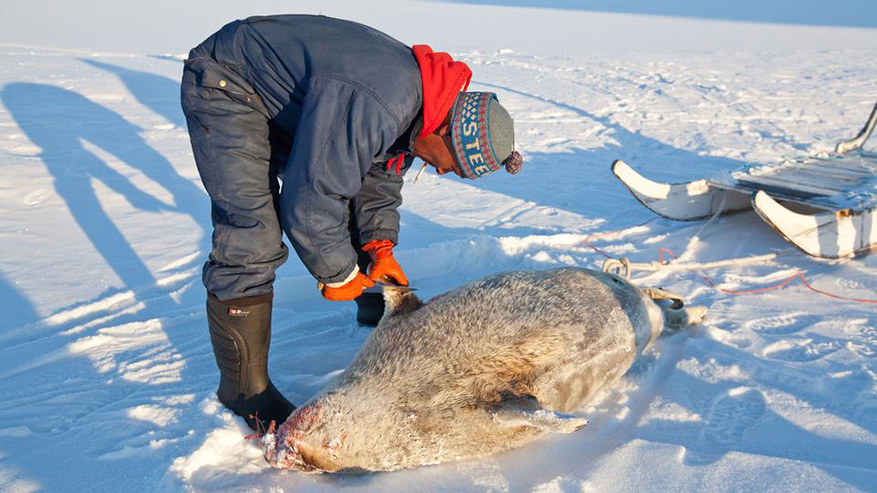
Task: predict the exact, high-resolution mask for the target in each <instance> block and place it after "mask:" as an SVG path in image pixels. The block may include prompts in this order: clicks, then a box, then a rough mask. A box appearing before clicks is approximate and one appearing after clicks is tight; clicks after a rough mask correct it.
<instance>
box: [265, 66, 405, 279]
mask: <svg viewBox="0 0 877 493" xmlns="http://www.w3.org/2000/svg"><path fill="white" fill-rule="evenodd" d="M400 127H401V122H400V121H399V119H398V118H397V117H396V116H395V115H394V114H393V113H391V112H390V111H389V110H388V108H387V107H386V106H384V104H383V103H382V102H381V101H380V100H379V99H377V98H376V97H375V96H374V95H373V94H371V93H370V92H368V91H367V90H365V89H363V88H360V87H358V86H357V85H355V83H353V82H351V81H347V80H343V79H340V78H336V77H317V78H314V79H311V81H310V83H309V87H308V91H307V96H305V100H304V102H303V105H302V114H301V119H300V120H299V124H298V128H297V130H296V135H295V140H294V142H293V146H292V152H291V154H290V158H289V162H288V163H287V166H286V171H285V172H284V183H283V189H282V192H281V197H280V207H281V214H280V216H281V222H282V224H283V229H284V231H285V232H286V234H287V236H288V237H289V239H290V240H291V242H292V245H293V247H294V248H295V251H296V252H297V253H298V255H299V257H300V258H301V260H302V262H303V263H304V264H305V266H306V267H307V269H308V270H309V271H310V273H311V274H312V275H313V276H314V277H315V278H316V279H317V280H318V281H321V282H323V283H327V284H328V283H337V282H342V281H344V280H346V279H348V278H349V277H350V276H351V275H352V273H353V272H354V270H355V269H356V268H357V267H356V252H355V251H354V249H353V246H352V245H351V241H350V233H349V230H348V223H349V219H350V217H349V211H350V201H351V200H353V199H354V198H355V197H356V196H357V194H359V193H360V191H361V189H362V187H363V182H364V180H365V182H366V183H367V184H369V183H371V182H370V178H368V176H367V173H368V171H369V169H370V168H371V165H372V162H373V161H374V159H375V156H378V155H381V154H382V153H383V152H385V151H386V149H387V148H388V147H389V146H390V145H391V144H392V143H393V141H394V140H395V139H396V137H397V136H398V135H399V134H400V133H401V130H400ZM399 186H401V182H400V183H399ZM368 187H369V188H370V189H374V190H377V189H376V188H374V187H373V186H372V185H370V184H369V185H368ZM378 188H380V187H378ZM392 193H397V192H392ZM392 200H393V201H395V200H396V199H395V198H394V199H392ZM354 205H355V204H354ZM367 208H370V206H369V207H367ZM392 214H396V213H395V209H393V212H392ZM392 214H391V215H392ZM386 224H388V225H389V226H388V228H389V229H390V230H398V217H396V219H395V220H391V221H389V222H388V223H386ZM391 239H392V238H391Z"/></svg>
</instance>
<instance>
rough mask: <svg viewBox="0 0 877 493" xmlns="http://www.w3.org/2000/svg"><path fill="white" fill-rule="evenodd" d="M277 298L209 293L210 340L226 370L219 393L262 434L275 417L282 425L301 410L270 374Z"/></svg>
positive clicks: (220, 382) (220, 381)
mask: <svg viewBox="0 0 877 493" xmlns="http://www.w3.org/2000/svg"><path fill="white" fill-rule="evenodd" d="M272 297H273V296H272V295H271V294H269V295H266V296H258V297H250V298H240V299H236V300H228V301H220V300H219V298H217V297H216V296H214V295H212V294H209V295H208V296H207V323H208V326H209V327H210V342H211V343H212V344H213V354H214V356H216V365H217V366H219V374H220V380H219V389H218V390H217V391H216V396H217V397H219V402H221V403H222V404H224V405H225V407H227V408H229V409H230V410H231V411H232V412H234V413H235V414H237V415H238V416H241V417H243V418H244V419H245V420H246V422H247V425H249V427H250V428H252V429H253V430H254V431H256V432H259V433H264V432H265V430H267V429H268V426H269V425H270V424H271V421H275V422H276V423H277V425H278V426H279V425H280V424H281V423H283V422H284V421H285V420H286V418H287V417H289V415H290V414H292V411H294V410H295V406H293V405H292V403H290V402H289V401H288V400H286V398H285V397H283V395H281V394H280V392H279V391H278V390H277V388H275V387H274V384H273V383H271V379H270V378H268V346H269V344H270V343H271V302H272Z"/></svg>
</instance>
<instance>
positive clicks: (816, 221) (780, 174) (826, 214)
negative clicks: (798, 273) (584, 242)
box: [612, 105, 877, 258]
mask: <svg viewBox="0 0 877 493" xmlns="http://www.w3.org/2000/svg"><path fill="white" fill-rule="evenodd" d="M875 124H877V105H875V106H874V109H873V110H872V112H871V116H870V118H869V119H868V122H867V123H866V124H865V127H864V128H863V129H862V131H861V132H860V133H859V134H858V135H857V136H856V137H855V138H853V139H850V140H848V141H844V142H840V143H839V144H837V147H836V149H835V152H834V153H831V154H830V155H828V156H827V157H813V158H807V159H796V160H786V161H783V162H781V163H778V164H773V165H760V166H745V167H743V168H741V169H737V170H735V171H732V172H729V173H725V174H723V175H721V176H717V177H713V178H707V179H702V180H695V181H691V182H686V183H658V182H655V181H652V180H649V179H647V178H645V177H643V176H642V175H640V174H639V173H637V172H636V171H634V169H633V168H631V167H630V166H628V165H627V164H626V163H625V162H624V161H620V160H618V161H615V162H614V163H612V172H613V173H614V174H615V176H617V177H618V179H619V180H621V182H622V183H623V184H624V186H625V187H627V189H628V190H630V193H631V194H633V196H634V197H636V199H637V200H638V201H640V203H642V204H643V205H644V206H646V207H648V208H649V209H651V210H652V211H653V212H655V213H656V214H658V215H660V216H662V217H665V218H668V219H675V220H678V221H696V220H699V219H707V218H710V217H712V216H713V215H715V214H730V213H734V212H741V211H744V210H749V209H755V211H756V212H757V213H758V215H759V216H761V218H762V219H764V220H765V221H766V222H767V223H768V224H769V225H770V226H771V227H772V228H773V229H774V230H775V231H777V232H778V233H779V234H780V235H782V236H783V238H785V239H786V240H787V241H789V242H790V243H791V244H793V245H794V246H796V247H798V248H799V249H801V250H802V251H804V252H805V253H807V254H809V255H812V256H814V257H822V258H846V257H851V256H854V255H857V254H863V253H866V252H869V251H871V250H872V249H875V248H877V154H874V153H869V152H864V151H862V146H863V145H864V144H865V142H866V141H867V140H868V138H869V137H870V136H871V134H872V132H873V131H874V127H875ZM853 151H855V152H853Z"/></svg>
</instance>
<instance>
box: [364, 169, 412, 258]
mask: <svg viewBox="0 0 877 493" xmlns="http://www.w3.org/2000/svg"><path fill="white" fill-rule="evenodd" d="M410 159H411V158H408V160H410ZM406 164H408V163H406ZM385 166H386V163H376V164H374V165H372V167H371V169H369V171H368V173H366V175H365V178H363V179H362V188H360V190H359V193H358V194H356V197H354V198H353V201H352V207H351V210H352V212H353V224H354V225H355V227H356V232H357V233H358V235H359V238H358V240H359V244H360V245H365V244H366V243H368V242H370V241H372V240H391V241H392V242H393V243H396V244H398V243H399V211H398V209H399V206H400V205H402V177H401V176H399V175H397V174H396V173H393V172H387V171H386V168H385Z"/></svg>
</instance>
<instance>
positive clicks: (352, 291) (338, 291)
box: [317, 272, 375, 301]
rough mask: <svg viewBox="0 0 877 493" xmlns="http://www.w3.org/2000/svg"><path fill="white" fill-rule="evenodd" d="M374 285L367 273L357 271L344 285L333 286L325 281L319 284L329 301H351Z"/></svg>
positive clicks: (324, 296)
mask: <svg viewBox="0 0 877 493" xmlns="http://www.w3.org/2000/svg"><path fill="white" fill-rule="evenodd" d="M374 285H375V283H374V282H372V280H371V279H369V278H368V277H366V275H365V274H363V273H362V272H357V273H356V277H354V278H353V280H351V281H350V282H348V283H347V284H344V285H342V286H338V287H335V288H333V287H331V286H326V285H325V284H323V283H319V284H318V285H317V286H318V287H319V288H320V292H321V293H323V298H326V299H327V300H329V301H351V300H353V299H354V298H356V297H357V296H359V295H361V294H362V291H363V290H364V289H367V288H370V287H372V286H374Z"/></svg>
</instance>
